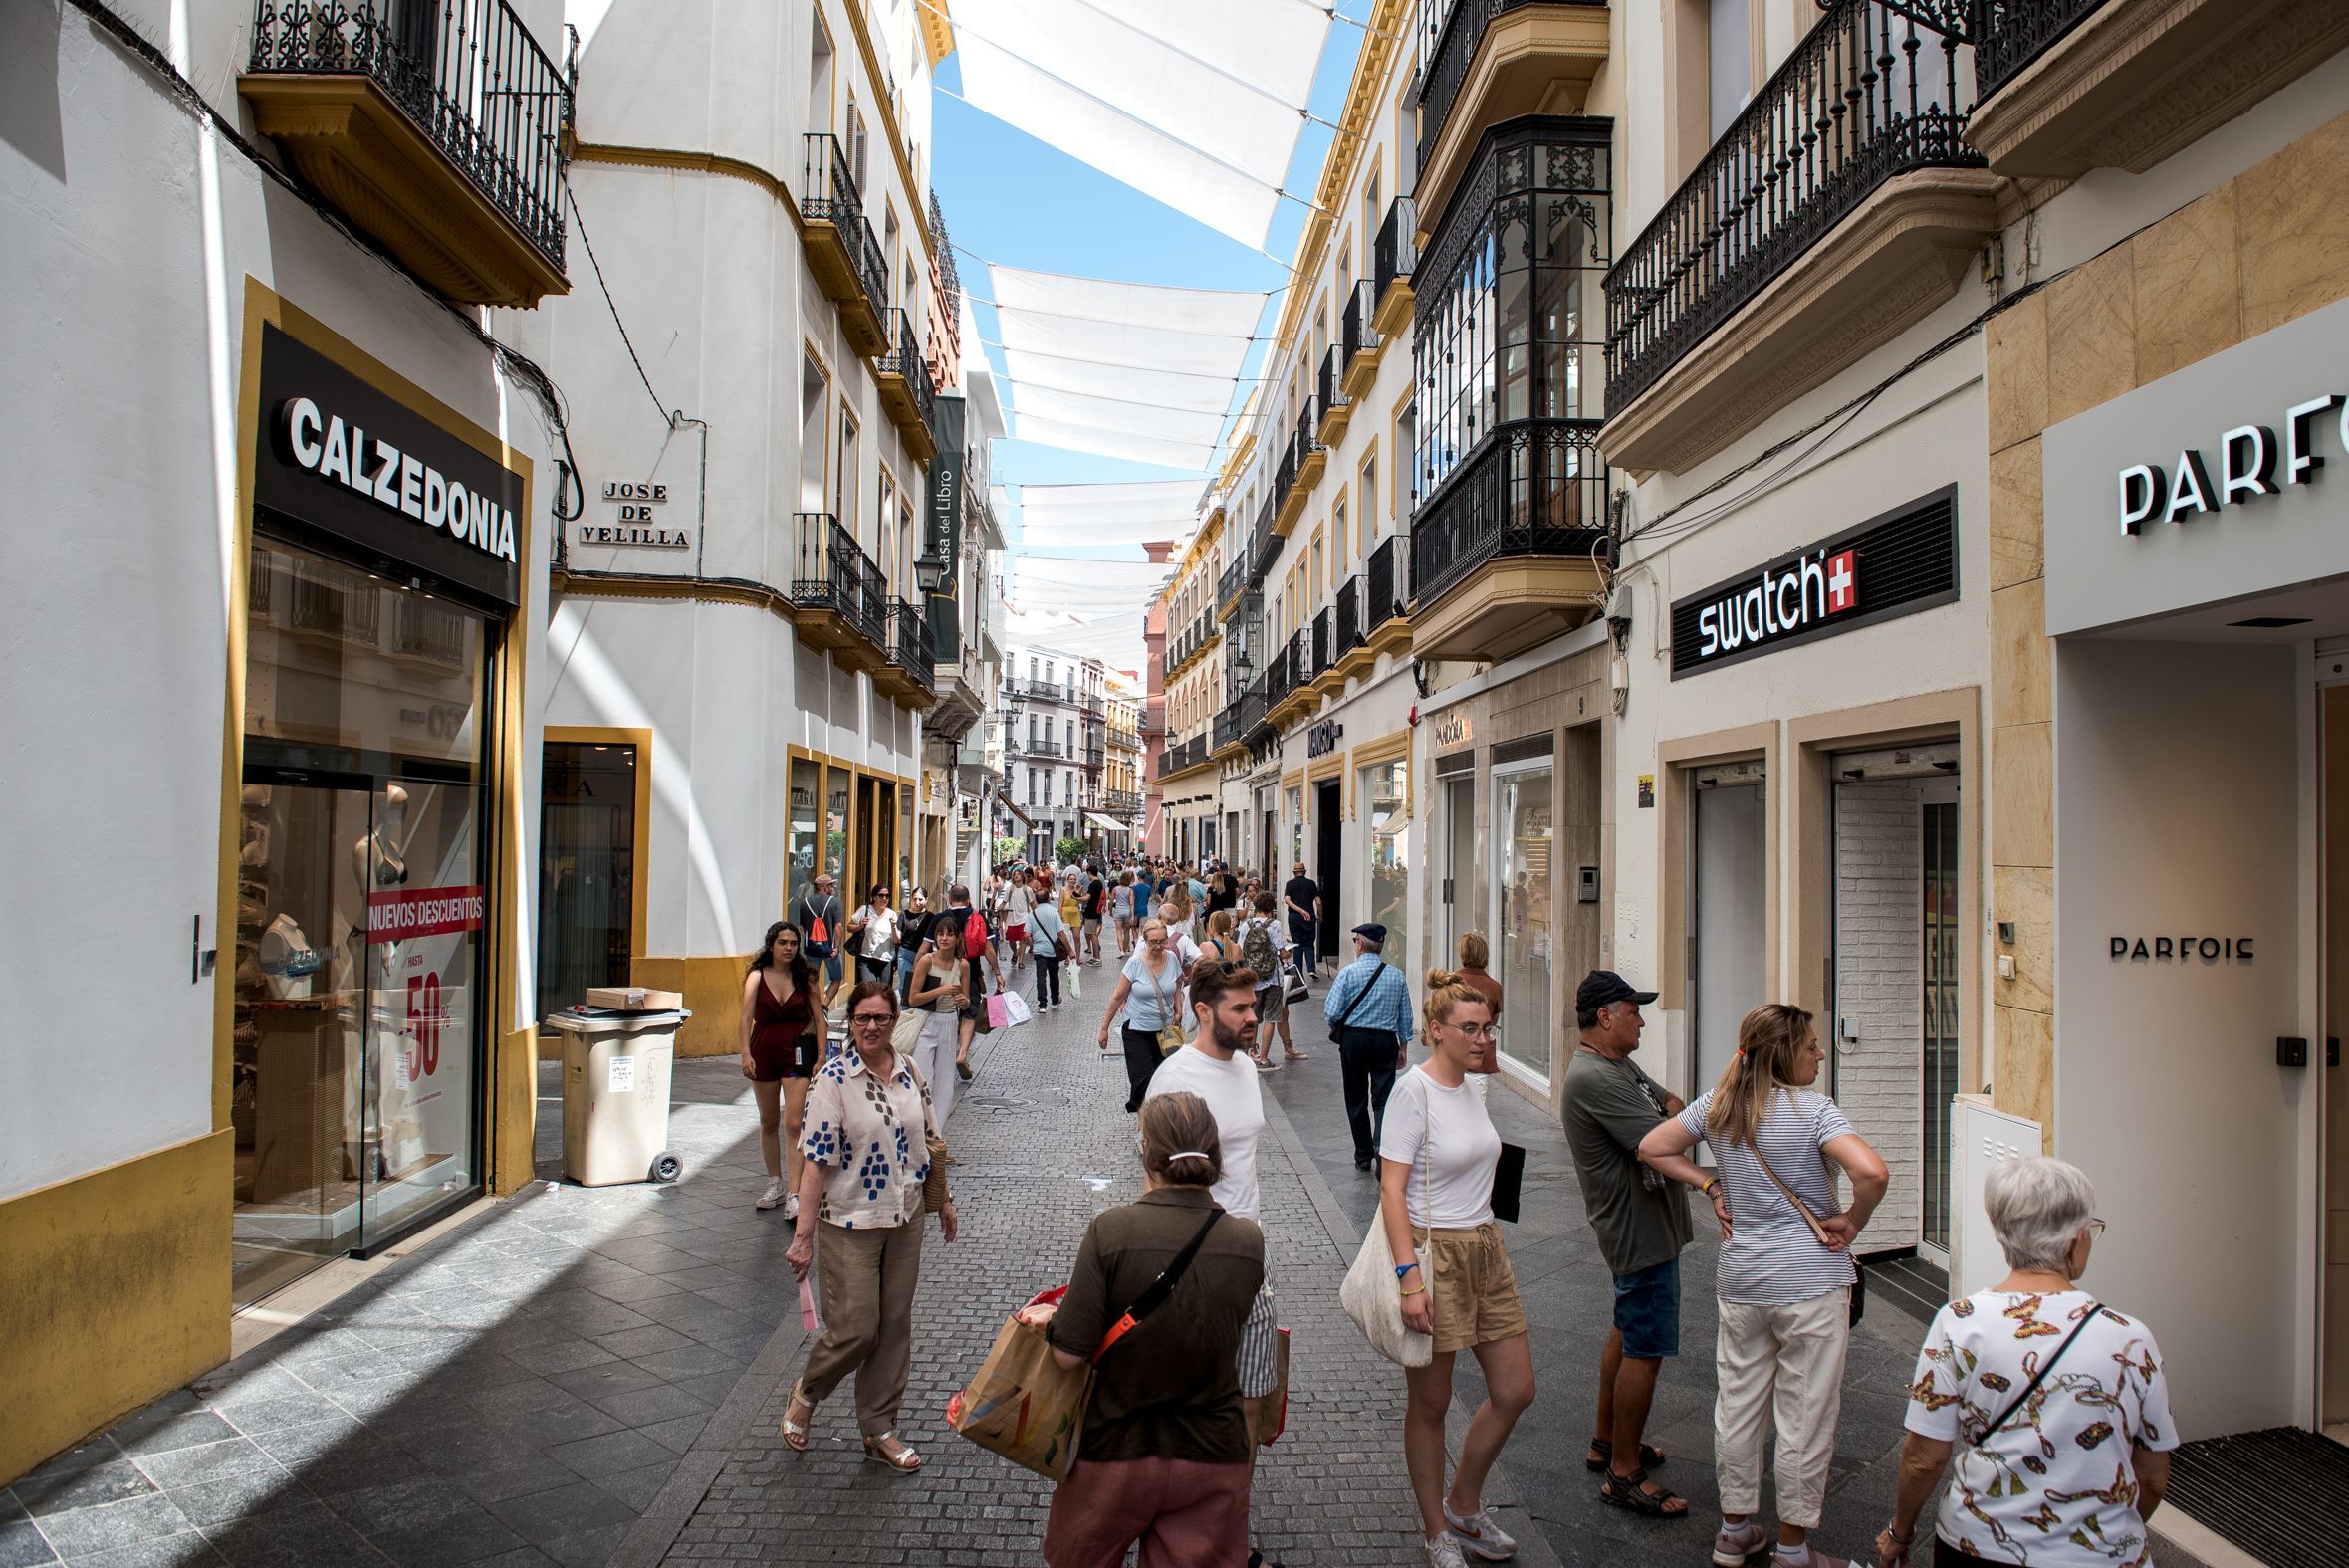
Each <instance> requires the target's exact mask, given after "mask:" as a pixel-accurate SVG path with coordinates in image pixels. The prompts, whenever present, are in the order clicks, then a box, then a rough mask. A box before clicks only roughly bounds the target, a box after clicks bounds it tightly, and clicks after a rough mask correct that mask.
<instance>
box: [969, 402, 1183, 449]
mask: <svg viewBox="0 0 2349 1568" xmlns="http://www.w3.org/2000/svg"><path fill="white" fill-rule="evenodd" d="M1013 400H1014V403H1015V406H1016V407H1017V409H1018V411H1019V413H1020V415H1021V416H1022V417H1023V418H1027V417H1031V416H1033V417H1036V418H1040V419H1049V420H1059V421H1062V422H1065V423H1068V424H1077V425H1088V426H1091V427H1092V428H1093V429H1096V430H1113V431H1116V432H1118V433H1120V434H1124V435H1137V436H1145V437H1148V438H1149V439H1151V440H1153V441H1176V442H1180V443H1182V444H1183V445H1186V446H1203V447H1206V448H1207V449H1208V450H1209V451H1213V450H1214V449H1215V442H1216V437H1217V436H1219V435H1221V434H1222V433H1223V429H1224V415H1223V411H1222V410H1221V409H1218V410H1216V411H1215V412H1213V413H1194V412H1191V411H1189V410H1187V409H1181V408H1162V407H1158V406H1156V405H1154V404H1151V403H1143V402H1136V401H1133V400H1132V399H1129V398H1123V397H1087V396H1084V395H1082V394H1080V393H1076V392H1056V391H1053V390H1051V389H1049V388H1046V387H1041V386H1020V387H1017V388H1016V389H1015V391H1014V393H1013Z"/></svg>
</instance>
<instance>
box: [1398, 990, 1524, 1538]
mask: <svg viewBox="0 0 2349 1568" xmlns="http://www.w3.org/2000/svg"><path fill="white" fill-rule="evenodd" d="M1425 1017H1426V1023H1427V1040H1428V1044H1429V1046H1430V1047H1431V1049H1432V1050H1433V1052H1434V1054H1433V1055H1431V1056H1430V1057H1429V1058H1428V1060H1427V1061H1425V1062H1423V1063H1421V1064H1420V1065H1419V1066H1417V1067H1414V1068H1412V1069H1411V1070H1410V1071H1409V1072H1406V1073H1404V1074H1403V1075H1402V1077H1400V1078H1398V1079H1396V1080H1395V1088H1394V1093H1393V1094H1392V1095H1391V1096H1390V1097H1389V1098H1388V1100H1387V1103H1386V1118H1385V1121H1384V1122H1383V1124H1382V1125H1381V1127H1380V1130H1379V1148H1378V1152H1379V1155H1380V1156H1381V1164H1380V1173H1381V1174H1380V1177H1379V1220H1380V1223H1381V1224H1383V1225H1384V1226H1385V1227H1386V1233H1387V1243H1388V1245H1389V1246H1391V1247H1392V1248H1393V1249H1394V1254H1395V1264H1396V1274H1397V1277H1398V1278H1399V1279H1400V1280H1401V1288H1402V1292H1403V1323H1404V1326H1405V1327H1407V1328H1410V1329H1413V1330H1415V1331H1417V1332H1419V1333H1422V1334H1432V1335H1433V1336H1434V1337H1435V1355H1434V1357H1433V1358H1432V1359H1431V1360H1430V1361H1429V1362H1428V1364H1427V1365H1426V1366H1424V1367H1412V1368H1407V1369H1406V1370H1405V1372H1404V1377H1405V1379H1406V1380H1407V1382H1408V1388H1409V1401H1408V1404H1407V1406H1406V1408H1405V1411H1404V1418H1403V1461H1404V1464H1405V1467H1406V1468H1407V1469H1408V1470H1409V1472H1410V1475H1411V1492H1412V1496H1413V1498H1414V1499H1415V1500H1416V1501H1417V1502H1418V1504H1419V1515H1420V1522H1421V1524H1422V1525H1423V1526H1425V1528H1426V1530H1427V1560H1428V1563H1429V1568H1462V1565H1463V1564H1464V1563H1465V1562H1466V1560H1467V1559H1466V1557H1465V1555H1464V1554H1465V1553H1474V1554H1475V1555H1476V1556H1478V1557H1481V1558H1483V1559H1485V1560H1487V1561H1489V1562H1499V1561H1501V1560H1503V1559H1504V1558H1507V1557H1508V1556H1510V1555H1511V1554H1512V1553H1514V1552H1515V1551H1516V1550H1517V1543H1516V1542H1515V1541H1513V1540H1511V1539H1510V1538H1509V1536H1507V1535H1505V1534H1503V1533H1502V1531H1501V1528H1500V1526H1498V1525H1496V1524H1495V1523H1494V1522H1493V1520H1492V1518H1491V1516H1490V1515H1488V1514H1487V1513H1486V1512H1485V1504H1484V1497H1483V1492H1484V1486H1485V1476H1486V1474H1487V1472H1489V1471H1490V1470H1491V1469H1492V1467H1493V1464H1494V1461H1495V1460H1496V1459H1498V1458H1499V1457H1500V1456H1501V1446H1502V1445H1503V1444H1504V1443H1506V1442H1508V1441H1509V1434H1510V1431H1511V1429H1512V1428H1514V1427H1515V1426H1516V1425H1517V1420H1518V1417H1519V1416H1521V1415H1523V1414H1524V1413H1525V1410H1526V1407H1527V1406H1528V1405H1530V1404H1532V1403H1533V1351H1532V1346H1531V1343H1530V1342H1529V1341H1528V1340H1527V1333H1526V1311H1525V1307H1524V1306H1523V1304H1521V1303H1520V1301H1519V1299H1518V1284H1517V1276H1516V1274H1515V1273H1513V1272H1512V1271H1511V1269H1510V1266H1509V1249H1508V1248H1507V1247H1506V1246H1504V1245H1503V1244H1502V1240H1501V1228H1500V1227H1499V1226H1498V1225H1496V1224H1495V1223H1494V1220H1493V1172H1494V1168H1495V1167H1496V1166H1497V1165H1499V1163H1500V1160H1501V1134H1500V1133H1499V1132H1497V1131H1495V1130H1494V1127H1493V1118H1492V1116H1491V1115H1490V1114H1489V1113H1488V1112H1487V1111H1486V1109H1485V1081H1486V1079H1485V1075H1486V1074H1488V1073H1490V1072H1491V1071H1492V1069H1493V1045H1494V1036H1493V1012H1492V1008H1491V1006H1490V1005H1489V1004H1488V1003H1487V1002H1486V1001H1485V998H1484V994H1483V993H1481V992H1479V991H1477V990H1476V989H1475V988H1473V987H1471V986H1469V985H1468V984H1467V983H1466V982H1465V981H1463V980H1462V979H1461V978H1460V977H1459V976H1458V975H1455V974H1453V973H1452V972H1450V971H1449V970H1436V971H1434V972H1433V973H1431V974H1430V975H1429V976H1428V978H1427V1001H1426V1004H1425ZM1463 1350H1473V1351H1475V1352H1476V1357H1477V1364H1478V1365H1479V1366H1480V1367H1481V1368H1482V1369H1483V1371H1484V1374H1485V1387H1486V1390H1487V1391H1488V1392H1487V1397H1486V1399H1485V1402H1484V1404H1482V1405H1480V1406H1478V1407H1477V1412H1476V1415H1475V1416H1474V1417H1473V1418H1471V1420H1470V1422H1469V1425H1468V1437H1467V1439H1466V1441H1464V1442H1463V1443H1462V1444H1461V1446H1460V1467H1459V1468H1458V1469H1457V1470H1455V1471H1454V1472H1453V1476H1452V1486H1451V1490H1450V1491H1449V1492H1446V1491H1445V1489H1444V1412H1445V1411H1446V1410H1448V1409H1449V1408H1450V1407H1451V1404H1452V1359H1453V1357H1454V1356H1456V1355H1457V1354H1459V1352H1461V1351H1463Z"/></svg>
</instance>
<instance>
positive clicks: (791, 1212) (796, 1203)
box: [783, 1193, 800, 1220]
mask: <svg viewBox="0 0 2349 1568" xmlns="http://www.w3.org/2000/svg"><path fill="white" fill-rule="evenodd" d="M783 1217H784V1218H785V1219H786V1220H797V1219H799V1218H800V1195H799V1194H798V1193H794V1194H792V1195H791V1196H790V1197H789V1198H786V1199H785V1200H784V1201H783Z"/></svg>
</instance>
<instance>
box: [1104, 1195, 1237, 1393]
mask: <svg viewBox="0 0 2349 1568" xmlns="http://www.w3.org/2000/svg"><path fill="white" fill-rule="evenodd" d="M1223 1217H1224V1212H1223V1211H1222V1210H1221V1209H1214V1210H1210V1211H1209V1212H1208V1216H1207V1224H1205V1225H1203V1226H1201V1227H1200V1228H1199V1231H1198V1233H1197V1234H1195V1235H1193V1236H1192V1237H1191V1239H1190V1240H1189V1241H1188V1242H1187V1243H1185V1244H1184V1247H1183V1249H1182V1250H1181V1251H1179V1252H1177V1253H1175V1255H1174V1256H1173V1258H1172V1259H1170V1260H1169V1261H1168V1263H1167V1265H1166V1266H1165V1267H1164V1268H1162V1269H1160V1270H1159V1271H1158V1277H1157V1278H1156V1279H1153V1280H1151V1281H1150V1285H1149V1288H1148V1289H1146V1290H1144V1291H1143V1292H1142V1293H1141V1294H1140V1295H1138V1296H1136V1297H1134V1304H1133V1305H1132V1306H1129V1307H1127V1308H1126V1309H1125V1310H1124V1311H1123V1312H1122V1313H1120V1314H1118V1318H1117V1321H1116V1322H1114V1323H1112V1324H1110V1325H1109V1330H1108V1332H1107V1333H1105V1334H1103V1335H1102V1336H1101V1347H1100V1349H1098V1350H1096V1351H1094V1352H1093V1360H1094V1361H1095V1362H1098V1361H1099V1360H1100V1359H1101V1358H1102V1357H1103V1356H1105V1355H1107V1354H1109V1347H1110V1346H1111V1345H1114V1344H1116V1343H1117V1342H1118V1341H1119V1340H1121V1339H1123V1338H1125V1336H1126V1335H1128V1334H1130V1333H1132V1332H1133V1331H1134V1330H1135V1329H1136V1328H1138V1327H1140V1326H1141V1322H1142V1319H1144V1318H1146V1317H1148V1316H1149V1315H1150V1314H1151V1313H1153V1312H1155V1311H1157V1310H1158V1309H1159V1308H1160V1307H1162V1306H1164V1305H1166V1298H1167V1297H1168V1296H1171V1295H1173V1294H1174V1287H1175V1286H1176V1285H1177V1284H1178V1283H1179V1282H1181V1280H1182V1277H1183V1273H1184V1271H1185V1270H1187V1269H1188V1268H1189V1267H1190V1266H1191V1259H1192V1258H1194V1257H1197V1256H1198V1255H1199V1247H1200V1243H1202V1242H1203V1241H1205V1240H1206V1239H1207V1232H1210V1231H1212V1230H1214V1229H1215V1223H1216V1222H1217V1221H1218V1220H1221V1219H1222V1218H1223Z"/></svg>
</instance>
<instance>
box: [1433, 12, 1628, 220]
mask: <svg viewBox="0 0 2349 1568" xmlns="http://www.w3.org/2000/svg"><path fill="white" fill-rule="evenodd" d="M1607 25H1608V11H1607V7H1606V4H1605V3H1604V0H1453V3H1452V10H1451V13H1450V15H1448V16H1446V17H1445V19H1444V25H1443V29H1442V31H1441V32H1440V33H1439V34H1438V35H1437V38H1436V42H1435V44H1434V47H1433V49H1432V50H1431V51H1430V52H1429V53H1428V55H1427V57H1426V58H1427V65H1426V68H1425V69H1424V70H1423V71H1422V72H1421V73H1420V78H1419V179H1418V182H1417V184H1416V186H1415V187H1414V193H1415V194H1416V195H1417V196H1418V198H1419V200H1420V202H1421V203H1422V204H1423V205H1424V206H1426V207H1427V208H1428V209H1430V210H1431V211H1437V212H1441V211H1442V210H1443V207H1444V202H1445V199H1446V198H1447V197H1448V196H1449V195H1450V194H1451V191H1452V187H1453V184H1454V182H1456V181H1457V180H1458V179H1459V178H1460V174H1461V171H1462V170H1463V169H1464V168H1466V167H1467V166H1468V160H1469V153H1470V151H1471V150H1472V149H1473V148H1474V147H1475V146H1476V144H1477V141H1478V138H1480V137H1481V136H1483V135H1484V133H1485V127H1487V126H1488V125H1492V124H1495V123H1497V122H1499V121H1501V120H1504V119H1514V118H1515V117H1517V116H1518V115H1520V114H1531V113H1535V112H1540V111H1541V110H1542V109H1543V108H1544V106H1545V105H1546V104H1548V103H1549V102H1550V100H1551V98H1552V95H1553V94H1555V93H1556V92H1557V91H1558V89H1559V88H1560V86H1561V85H1563V86H1565V87H1566V90H1567V91H1568V92H1569V93H1570V94H1571V95H1572V97H1573V99H1574V101H1575V102H1574V104H1573V105H1572V106H1571V108H1570V109H1569V110H1568V111H1567V112H1577V113H1578V112H1580V100H1581V98H1582V96H1583V95H1584V94H1585V93H1587V92H1588V91H1589V87H1590V81H1591V78H1593V77H1595V76H1596V75H1598V69H1599V67H1600V66H1602V65H1604V64H1605V63H1606V59H1607Z"/></svg>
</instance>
